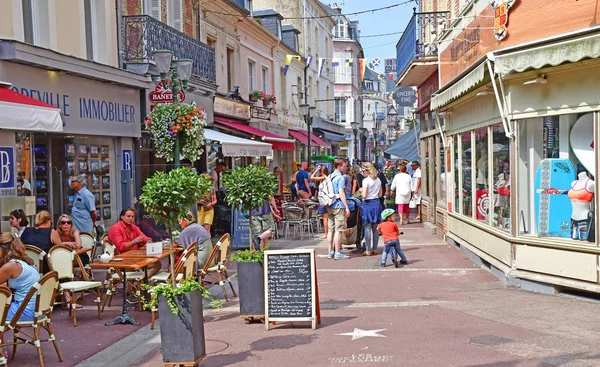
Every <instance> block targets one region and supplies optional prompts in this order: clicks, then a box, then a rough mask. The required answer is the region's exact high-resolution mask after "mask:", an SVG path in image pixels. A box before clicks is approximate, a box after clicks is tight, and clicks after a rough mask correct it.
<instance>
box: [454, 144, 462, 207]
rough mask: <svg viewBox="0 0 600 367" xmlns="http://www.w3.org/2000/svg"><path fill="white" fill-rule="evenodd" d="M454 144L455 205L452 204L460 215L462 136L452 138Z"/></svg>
mask: <svg viewBox="0 0 600 367" xmlns="http://www.w3.org/2000/svg"><path fill="white" fill-rule="evenodd" d="M452 140H453V143H452V146H453V150H452V162H454V165H453V167H452V168H453V171H452V176H453V177H454V203H453V204H452V211H453V212H455V213H460V212H461V210H460V200H461V197H462V196H461V192H462V190H460V187H461V185H460V172H461V165H460V157H461V154H460V152H459V149H460V140H461V136H460V135H454V137H453V138H452Z"/></svg>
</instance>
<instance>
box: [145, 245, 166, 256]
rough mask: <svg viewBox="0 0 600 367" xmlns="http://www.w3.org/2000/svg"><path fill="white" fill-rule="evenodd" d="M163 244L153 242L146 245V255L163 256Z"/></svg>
mask: <svg viewBox="0 0 600 367" xmlns="http://www.w3.org/2000/svg"><path fill="white" fill-rule="evenodd" d="M162 250H163V249H162V243H161V242H152V243H147V244H146V255H148V256H150V255H160V254H162Z"/></svg>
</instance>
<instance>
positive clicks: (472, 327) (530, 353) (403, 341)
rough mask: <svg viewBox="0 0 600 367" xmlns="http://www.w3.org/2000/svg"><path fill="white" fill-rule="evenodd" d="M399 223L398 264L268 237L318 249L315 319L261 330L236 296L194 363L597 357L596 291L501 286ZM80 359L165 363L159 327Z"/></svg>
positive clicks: (578, 361) (588, 362)
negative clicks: (244, 315)
mask: <svg viewBox="0 0 600 367" xmlns="http://www.w3.org/2000/svg"><path fill="white" fill-rule="evenodd" d="M402 230H403V231H404V233H405V235H404V236H403V237H402V238H401V242H402V249H403V250H404V252H405V254H406V256H407V258H408V260H409V264H408V265H406V266H403V267H401V268H399V269H395V268H394V267H393V265H392V266H388V267H385V268H381V267H380V266H379V263H380V260H381V257H380V256H372V257H364V256H358V255H356V254H352V255H353V257H352V258H351V259H349V260H346V261H335V260H328V259H326V258H325V255H326V252H327V249H326V243H325V241H324V240H320V239H314V240H307V241H302V242H300V241H296V240H285V241H284V240H277V241H275V242H274V245H273V248H274V249H277V248H300V247H310V248H316V249H317V254H318V258H317V271H318V280H319V295H320V299H321V308H322V319H323V324H322V325H320V326H319V327H318V328H317V329H316V330H312V329H310V327H304V326H300V325H290V324H281V325H277V326H276V327H275V328H274V329H272V330H270V331H265V329H264V325H263V324H260V323H255V324H250V325H246V324H245V323H244V321H243V320H242V319H240V317H239V308H238V302H237V299H236V300H233V301H231V302H229V303H226V304H225V307H224V308H223V309H220V310H208V311H207V316H206V323H205V335H206V338H207V343H206V346H207V351H208V356H207V357H206V359H205V360H203V361H202V362H201V363H200V365H201V366H254V365H261V366H280V365H284V366H286V367H294V366H307V365H310V366H328V365H340V364H342V365H347V364H357V363H359V364H360V363H364V364H376V365H381V366H561V367H572V366H600V352H598V351H597V349H598V348H597V345H599V343H600V326H598V325H600V312H598V310H599V305H598V304H597V303H596V302H591V301H588V300H581V299H574V298H567V297H561V296H551V295H543V294H535V293H529V292H525V291H521V290H518V289H509V288H506V287H505V286H504V284H502V283H501V282H500V281H498V280H497V279H496V278H495V277H493V276H492V275H491V274H489V273H488V272H487V271H485V270H483V269H480V268H477V267H476V266H475V265H473V263H472V262H471V261H470V260H469V259H468V258H467V257H466V256H464V255H463V254H462V253H461V252H460V251H458V249H457V248H455V247H453V246H451V245H449V244H447V243H445V242H444V241H442V240H441V239H440V238H438V237H436V236H435V235H432V234H429V233H427V232H426V231H425V230H424V229H423V227H422V225H421V224H411V225H406V226H403V227H402ZM215 291H218V292H217V293H215V294H216V295H218V294H219V292H220V289H215ZM134 351H135V352H134ZM80 365H81V366H105V365H110V366H137V367H142V366H144V367H150V366H162V356H161V354H160V336H159V332H158V330H155V331H150V330H149V327H148V326H145V327H143V328H141V329H139V330H138V331H136V332H135V333H133V334H131V335H130V336H129V337H127V338H125V339H123V340H121V341H119V342H118V343H117V344H115V345H113V346H111V347H109V348H107V349H106V350H105V351H103V352H100V353H98V354H96V355H94V356H92V357H91V358H90V359H88V360H86V361H84V362H83V363H81V364H80Z"/></svg>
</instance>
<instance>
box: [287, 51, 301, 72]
mask: <svg viewBox="0 0 600 367" xmlns="http://www.w3.org/2000/svg"><path fill="white" fill-rule="evenodd" d="M293 59H296V60H298V61H301V60H302V58H301V57H300V56H297V55H285V67H284V68H283V75H287V72H288V69H289V68H290V64H291V63H292V60H293Z"/></svg>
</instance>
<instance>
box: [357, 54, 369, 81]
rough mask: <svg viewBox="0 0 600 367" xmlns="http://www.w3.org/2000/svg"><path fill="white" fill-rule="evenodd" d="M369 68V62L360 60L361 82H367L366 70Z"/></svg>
mask: <svg viewBox="0 0 600 367" xmlns="http://www.w3.org/2000/svg"><path fill="white" fill-rule="evenodd" d="M366 68H367V60H365V59H358V72H359V73H360V82H361V83H362V81H363V80H365V70H366Z"/></svg>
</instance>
